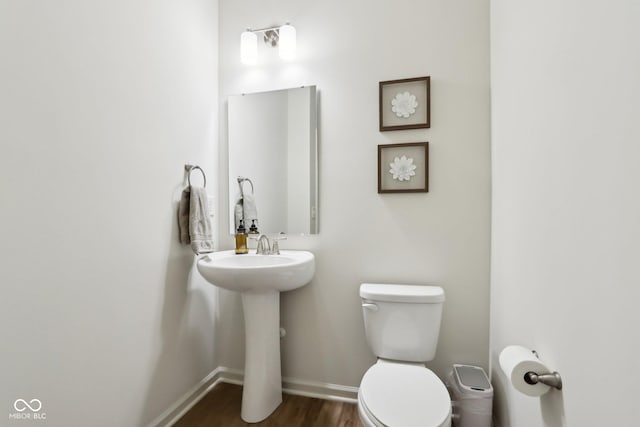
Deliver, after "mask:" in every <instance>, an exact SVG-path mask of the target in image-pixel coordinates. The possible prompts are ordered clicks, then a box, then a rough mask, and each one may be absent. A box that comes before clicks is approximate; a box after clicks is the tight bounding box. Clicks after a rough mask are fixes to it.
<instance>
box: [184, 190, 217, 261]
mask: <svg viewBox="0 0 640 427" xmlns="http://www.w3.org/2000/svg"><path fill="white" fill-rule="evenodd" d="M189 236H190V237H191V249H193V252H195V254H196V255H198V254H206V253H209V252H213V231H212V228H211V222H210V221H209V208H208V203H207V191H206V190H205V189H204V188H202V187H194V186H192V187H191V197H190V203H189Z"/></svg>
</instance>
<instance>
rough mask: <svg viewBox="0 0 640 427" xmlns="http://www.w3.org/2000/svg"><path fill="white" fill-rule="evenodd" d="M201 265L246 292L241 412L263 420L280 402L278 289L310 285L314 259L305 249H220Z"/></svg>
mask: <svg viewBox="0 0 640 427" xmlns="http://www.w3.org/2000/svg"><path fill="white" fill-rule="evenodd" d="M197 265H198V271H199V272H200V274H202V276H203V277H204V278H205V279H206V280H207V281H208V282H209V283H211V284H213V285H216V286H219V287H221V288H225V289H228V290H231V291H236V292H240V294H241V295H242V309H243V311H244V329H245V360H244V381H243V388H242V411H241V414H240V415H241V416H242V419H243V420H244V421H246V422H248V423H257V422H260V421H262V420H264V419H265V418H267V417H268V416H269V415H270V414H271V413H272V412H273V411H274V410H275V409H276V408H277V407H278V405H280V403H282V376H281V370H280V292H282V291H290V290H292V289H296V288H299V287H301V286H304V285H306V284H307V283H309V282H310V281H311V279H312V278H313V274H314V272H315V257H314V256H313V254H312V253H311V252H307V251H280V255H256V254H255V253H252V254H243V255H236V254H235V251H222V252H214V253H212V254H208V255H205V256H203V257H202V258H200V259H199V260H198V263H197Z"/></svg>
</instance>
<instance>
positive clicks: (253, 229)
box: [249, 219, 260, 234]
mask: <svg viewBox="0 0 640 427" xmlns="http://www.w3.org/2000/svg"><path fill="white" fill-rule="evenodd" d="M249 234H260V233H259V232H258V226H257V225H256V220H255V219H252V220H251V226H250V227H249Z"/></svg>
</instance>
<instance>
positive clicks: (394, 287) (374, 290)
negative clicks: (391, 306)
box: [360, 283, 444, 304]
mask: <svg viewBox="0 0 640 427" xmlns="http://www.w3.org/2000/svg"><path fill="white" fill-rule="evenodd" d="M360 297H362V298H366V299H368V300H372V301H388V302H406V303H423V304H424V303H441V302H443V301H444V289H442V288H441V287H440V286H425V285H398V284H391V283H363V284H361V285H360Z"/></svg>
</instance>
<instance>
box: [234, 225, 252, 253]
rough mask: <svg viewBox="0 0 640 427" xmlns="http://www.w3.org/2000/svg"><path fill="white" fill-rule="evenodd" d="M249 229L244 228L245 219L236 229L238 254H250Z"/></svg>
mask: <svg viewBox="0 0 640 427" xmlns="http://www.w3.org/2000/svg"><path fill="white" fill-rule="evenodd" d="M248 253H249V248H248V247H247V230H246V229H245V228H244V221H243V220H240V225H239V226H238V230H237V231H236V254H248Z"/></svg>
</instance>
